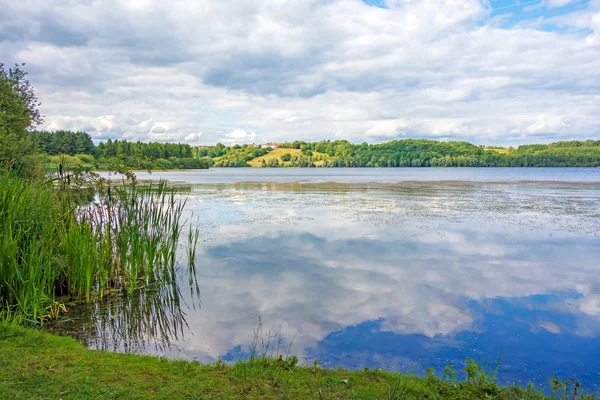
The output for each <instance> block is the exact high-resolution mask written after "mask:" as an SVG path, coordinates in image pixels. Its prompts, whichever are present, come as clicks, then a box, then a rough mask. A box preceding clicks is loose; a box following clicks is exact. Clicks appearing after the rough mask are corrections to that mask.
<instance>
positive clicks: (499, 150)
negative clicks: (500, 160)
mask: <svg viewBox="0 0 600 400" xmlns="http://www.w3.org/2000/svg"><path fill="white" fill-rule="evenodd" d="M483 150H485V151H493V152H495V153H498V154H507V155H508V154H511V153H514V152H515V151H516V149H514V148H512V147H494V146H491V147H486V148H484V149H483Z"/></svg>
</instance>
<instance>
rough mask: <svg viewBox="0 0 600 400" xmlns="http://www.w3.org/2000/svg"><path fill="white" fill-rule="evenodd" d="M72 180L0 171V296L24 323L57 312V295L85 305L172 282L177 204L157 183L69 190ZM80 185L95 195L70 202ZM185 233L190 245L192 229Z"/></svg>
mask: <svg viewBox="0 0 600 400" xmlns="http://www.w3.org/2000/svg"><path fill="white" fill-rule="evenodd" d="M77 179H78V177H77V176H73V177H72V176H71V175H65V174H63V173H62V171H59V175H58V177H57V178H56V179H54V180H53V181H52V182H50V183H45V184H44V183H40V182H38V181H30V180H27V179H25V178H22V177H19V176H16V175H14V174H11V173H10V172H8V171H0V282H1V283H2V284H1V285H0V300H1V302H2V306H3V308H4V309H6V310H7V311H10V312H11V313H19V314H21V315H23V316H25V317H26V318H27V319H28V320H30V321H32V322H33V321H40V320H44V319H52V318H55V317H56V316H57V315H58V314H59V313H61V312H64V311H65V307H64V305H63V304H62V302H60V301H59V299H60V298H61V297H62V296H66V297H68V298H71V299H76V300H85V301H87V302H90V301H91V300H92V298H93V297H94V296H104V295H105V294H107V293H109V292H110V291H111V290H113V289H118V290H124V291H126V292H128V293H132V292H133V290H135V289H136V288H138V287H143V286H147V285H150V284H157V285H168V284H172V283H174V282H175V280H176V271H177V269H178V264H177V246H178V243H179V238H180V234H181V231H182V220H181V217H182V213H183V209H184V206H185V201H183V200H179V199H177V197H176V194H175V193H174V192H173V191H171V190H169V189H168V187H167V184H166V183H165V182H161V183H159V184H158V185H157V186H149V187H139V186H137V185H136V184H133V185H123V186H120V187H112V188H111V187H106V186H104V183H102V182H101V181H93V180H84V182H85V185H86V187H82V186H78V187H77V188H74V187H73V186H74V184H75V182H76V181H77ZM82 189H85V190H90V189H92V190H94V191H95V193H96V200H95V201H94V202H92V203H91V204H87V205H80V204H78V203H77V201H76V200H75V196H74V194H76V193H79V192H78V191H79V190H82ZM190 235H191V236H192V238H195V240H192V242H193V244H195V243H196V242H197V237H198V232H197V228H196V231H191V232H190ZM190 265H192V264H191V263H190ZM194 277H195V275H194Z"/></svg>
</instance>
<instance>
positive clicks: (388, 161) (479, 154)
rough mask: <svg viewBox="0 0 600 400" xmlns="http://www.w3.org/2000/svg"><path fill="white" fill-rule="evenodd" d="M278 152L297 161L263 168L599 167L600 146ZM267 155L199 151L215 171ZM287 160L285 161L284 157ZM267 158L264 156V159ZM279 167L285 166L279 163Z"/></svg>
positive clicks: (337, 146)
mask: <svg viewBox="0 0 600 400" xmlns="http://www.w3.org/2000/svg"><path fill="white" fill-rule="evenodd" d="M279 148H280V149H281V148H289V149H299V150H301V155H299V156H291V155H290V156H288V157H285V158H286V159H285V160H281V159H280V160H273V161H277V162H270V163H269V162H267V163H264V164H263V167H281V166H291V167H316V166H320V167H598V166H600V140H588V141H569V142H556V143H552V144H548V145H545V144H534V145H524V146H519V147H518V148H516V149H515V148H512V147H509V148H504V147H485V146H476V145H474V144H471V143H467V142H438V141H434V140H414V139H406V140H394V141H391V142H387V143H382V144H367V143H362V144H352V143H350V142H348V141H346V140H336V141H322V142H312V143H309V142H301V141H296V142H290V143H283V144H281V145H280V146H279ZM269 150H270V149H261V148H256V147H252V146H247V145H244V146H233V147H225V146H223V145H220V144H217V145H215V146H207V147H203V148H202V149H201V150H200V154H202V155H204V156H208V157H211V158H212V159H213V160H214V162H215V166H220V167H240V166H249V165H248V164H247V163H248V161H250V160H251V159H253V158H255V157H258V156H260V155H263V154H265V153H266V152H267V151H269ZM284 156H285V155H284ZM266 157H268V156H266ZM281 161H285V163H282V162H281Z"/></svg>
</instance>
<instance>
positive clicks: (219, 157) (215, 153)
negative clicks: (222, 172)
mask: <svg viewBox="0 0 600 400" xmlns="http://www.w3.org/2000/svg"><path fill="white" fill-rule="evenodd" d="M269 151H271V148H270V147H262V148H261V147H256V146H249V145H246V144H245V145H242V146H240V145H235V146H232V147H226V146H224V145H222V144H221V143H217V144H216V145H215V146H205V147H202V148H201V149H199V150H198V154H199V156H200V157H213V158H216V160H215V164H214V166H215V167H249V165H248V161H250V160H252V159H253V158H256V157H260V156H262V155H265V154H267V153H268V152H269Z"/></svg>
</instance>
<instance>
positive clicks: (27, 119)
mask: <svg viewBox="0 0 600 400" xmlns="http://www.w3.org/2000/svg"><path fill="white" fill-rule="evenodd" d="M23 65H24V64H23ZM21 67H22V65H15V66H14V67H12V68H8V69H7V70H5V69H4V64H2V63H0V165H11V166H13V167H16V168H22V166H23V164H24V163H25V162H26V160H25V159H26V157H27V156H28V155H30V154H32V153H33V152H34V146H33V144H32V143H31V140H30V139H29V137H28V135H27V130H28V129H30V128H33V127H35V126H37V125H39V124H41V123H42V117H41V115H40V113H39V111H38V106H39V104H40V103H39V101H38V100H37V98H36V97H35V94H34V92H33V88H32V86H31V85H30V83H29V81H28V80H27V79H26V77H27V72H25V71H24V70H23V69H22V68H21Z"/></svg>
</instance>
